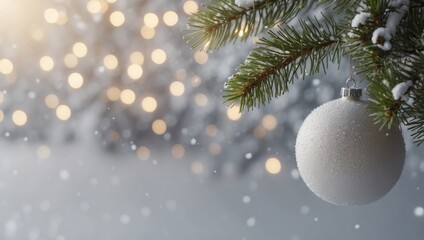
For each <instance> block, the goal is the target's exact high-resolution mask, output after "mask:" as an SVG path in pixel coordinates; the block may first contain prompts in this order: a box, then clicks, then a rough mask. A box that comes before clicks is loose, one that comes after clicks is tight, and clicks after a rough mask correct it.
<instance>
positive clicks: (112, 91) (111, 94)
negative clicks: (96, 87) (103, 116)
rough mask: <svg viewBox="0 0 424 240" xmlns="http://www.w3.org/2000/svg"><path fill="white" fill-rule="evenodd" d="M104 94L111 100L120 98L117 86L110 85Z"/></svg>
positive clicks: (114, 100)
mask: <svg viewBox="0 0 424 240" xmlns="http://www.w3.org/2000/svg"><path fill="white" fill-rule="evenodd" d="M106 96H107V98H108V99H109V100H110V101H112V102H116V101H119V99H121V90H120V89H119V88H117V87H110V88H108V89H107V91H106Z"/></svg>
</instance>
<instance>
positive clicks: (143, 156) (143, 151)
mask: <svg viewBox="0 0 424 240" xmlns="http://www.w3.org/2000/svg"><path fill="white" fill-rule="evenodd" d="M137 157H138V159H140V160H143V161H145V160H148V159H149V157H150V150H149V148H147V147H145V146H140V147H138V148H137Z"/></svg>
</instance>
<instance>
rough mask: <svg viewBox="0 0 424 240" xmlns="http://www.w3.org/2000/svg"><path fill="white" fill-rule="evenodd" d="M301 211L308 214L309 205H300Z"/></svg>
mask: <svg viewBox="0 0 424 240" xmlns="http://www.w3.org/2000/svg"><path fill="white" fill-rule="evenodd" d="M300 213H301V214H302V215H307V214H308V213H309V207H308V206H306V205H303V206H302V207H300Z"/></svg>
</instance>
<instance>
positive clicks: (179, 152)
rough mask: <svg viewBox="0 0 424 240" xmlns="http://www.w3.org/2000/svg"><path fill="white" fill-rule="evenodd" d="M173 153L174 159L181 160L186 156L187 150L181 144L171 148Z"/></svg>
mask: <svg viewBox="0 0 424 240" xmlns="http://www.w3.org/2000/svg"><path fill="white" fill-rule="evenodd" d="M171 153H172V156H174V158H176V159H181V158H183V157H184V155H185V148H184V146H183V145H181V144H175V145H174V146H172V148H171Z"/></svg>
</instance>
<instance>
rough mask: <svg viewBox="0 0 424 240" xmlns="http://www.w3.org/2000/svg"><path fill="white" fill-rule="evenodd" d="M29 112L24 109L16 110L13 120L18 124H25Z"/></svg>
mask: <svg viewBox="0 0 424 240" xmlns="http://www.w3.org/2000/svg"><path fill="white" fill-rule="evenodd" d="M27 120H28V117H27V114H26V113H25V112H24V111H22V110H15V111H14V112H13V114H12V121H13V123H15V124H16V125H17V126H23V125H25V124H26V123H27Z"/></svg>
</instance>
